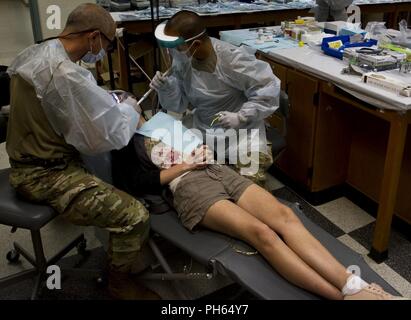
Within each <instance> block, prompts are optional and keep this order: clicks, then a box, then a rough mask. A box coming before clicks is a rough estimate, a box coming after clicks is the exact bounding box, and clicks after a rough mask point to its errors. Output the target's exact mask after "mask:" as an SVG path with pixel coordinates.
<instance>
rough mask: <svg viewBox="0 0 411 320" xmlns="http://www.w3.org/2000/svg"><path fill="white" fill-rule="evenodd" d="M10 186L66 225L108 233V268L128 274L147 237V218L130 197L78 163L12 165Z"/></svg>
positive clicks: (136, 202)
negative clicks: (59, 218) (58, 217)
mask: <svg viewBox="0 0 411 320" xmlns="http://www.w3.org/2000/svg"><path fill="white" fill-rule="evenodd" d="M10 183H11V185H12V186H13V187H14V188H15V189H16V190H17V192H18V193H19V194H21V195H22V196H23V197H25V198H26V199H27V200H29V201H33V202H39V203H45V204H48V205H50V206H51V207H52V208H53V209H54V210H56V211H57V212H58V213H60V214H61V215H62V216H63V217H64V218H65V219H67V220H68V221H70V222H72V223H74V224H76V225H81V226H97V227H101V228H106V229H107V230H108V231H109V232H110V244H109V252H108V255H109V262H110V267H111V268H114V269H115V270H118V271H121V272H128V271H130V269H131V266H132V263H133V262H134V261H135V260H136V258H137V256H138V253H139V251H140V249H141V246H142V244H143V242H144V241H145V240H146V239H147V237H148V233H149V214H148V212H147V210H146V208H145V207H144V206H143V205H142V204H141V203H140V202H138V201H137V200H135V199H134V198H133V197H131V196H129V195H128V194H126V193H124V192H122V191H120V190H118V189H115V188H114V187H113V186H111V185H109V184H107V183H105V182H103V181H102V180H100V179H98V178H97V177H95V176H93V175H91V174H89V173H88V172H87V171H86V170H85V169H84V167H83V166H82V165H81V163H80V162H74V161H72V162H70V163H68V164H67V165H62V166H59V167H53V168H43V167H33V166H16V165H13V168H12V171H11V174H10Z"/></svg>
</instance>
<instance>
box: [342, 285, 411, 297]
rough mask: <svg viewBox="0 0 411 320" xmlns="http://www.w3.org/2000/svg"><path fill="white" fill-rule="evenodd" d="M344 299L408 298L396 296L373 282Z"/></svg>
mask: <svg viewBox="0 0 411 320" xmlns="http://www.w3.org/2000/svg"><path fill="white" fill-rule="evenodd" d="M344 300H407V299H406V298H402V297H396V296H393V295H391V294H389V293H388V292H385V291H384V289H383V288H381V287H380V286H379V285H377V284H375V283H372V284H370V285H368V286H367V287H365V288H364V289H362V290H361V291H358V292H357V293H355V294H352V295H346V296H345V297H344Z"/></svg>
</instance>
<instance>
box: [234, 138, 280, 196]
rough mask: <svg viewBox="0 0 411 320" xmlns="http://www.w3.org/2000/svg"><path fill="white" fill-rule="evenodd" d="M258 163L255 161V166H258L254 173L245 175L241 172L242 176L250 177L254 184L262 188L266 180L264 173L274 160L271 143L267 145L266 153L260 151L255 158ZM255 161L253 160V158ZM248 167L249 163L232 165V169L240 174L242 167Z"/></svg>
mask: <svg viewBox="0 0 411 320" xmlns="http://www.w3.org/2000/svg"><path fill="white" fill-rule="evenodd" d="M256 160H257V161H258V163H256V164H255V165H256V167H257V166H258V171H257V172H255V173H254V174H251V175H245V174H243V176H244V177H246V178H248V179H250V180H251V181H253V182H254V183H255V184H257V185H259V186H260V187H262V188H264V187H265V182H266V180H267V178H266V173H267V171H268V169H269V168H270V167H271V166H272V165H273V163H274V160H273V157H272V151H271V145H267V154H266V153H263V152H260V153H259V157H258V159H256ZM251 161H253V160H251ZM254 161H255V160H254ZM248 167H250V164H242V163H237V164H235V165H233V169H234V170H235V171H236V172H238V173H239V174H241V169H243V168H248Z"/></svg>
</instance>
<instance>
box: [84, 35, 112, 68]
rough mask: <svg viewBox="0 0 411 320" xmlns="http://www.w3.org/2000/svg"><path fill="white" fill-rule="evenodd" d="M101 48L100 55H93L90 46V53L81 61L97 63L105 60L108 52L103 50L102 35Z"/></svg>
mask: <svg viewBox="0 0 411 320" xmlns="http://www.w3.org/2000/svg"><path fill="white" fill-rule="evenodd" d="M100 46H101V49H100V51H99V53H98V54H93V50H92V47H91V44H90V51H89V52H87V53H86V54H85V55H84V57H83V58H81V61H83V62H85V63H96V62H97V61H100V60H103V58H104V57H105V55H106V50H104V48H103V44H102V42H101V35H100Z"/></svg>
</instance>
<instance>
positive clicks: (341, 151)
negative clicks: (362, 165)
mask: <svg viewBox="0 0 411 320" xmlns="http://www.w3.org/2000/svg"><path fill="white" fill-rule="evenodd" d="M323 85H324V86H327V84H323ZM352 113H353V110H352V107H351V106H350V105H349V104H348V103H346V102H344V101H341V100H339V99H338V98H334V97H332V96H330V95H327V94H325V93H324V91H323V90H322V93H321V95H320V103H319V107H318V112H317V126H316V130H315V149H314V159H313V168H314V171H313V179H312V185H311V191H313V192H316V191H322V190H324V189H327V188H330V187H333V186H337V185H340V184H342V183H344V182H345V180H346V178H347V170H348V161H349V156H350V145H351V127H350V122H351V121H352V119H353V115H352Z"/></svg>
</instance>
